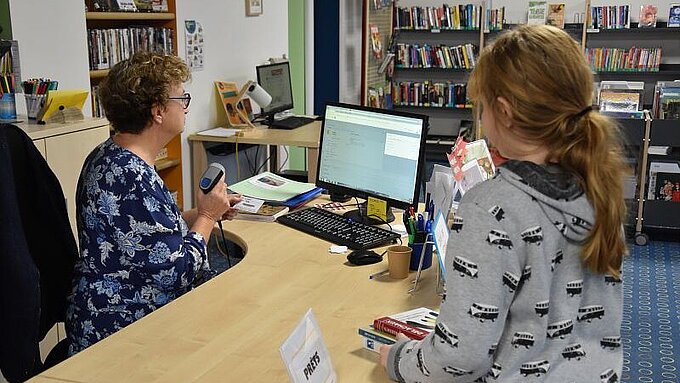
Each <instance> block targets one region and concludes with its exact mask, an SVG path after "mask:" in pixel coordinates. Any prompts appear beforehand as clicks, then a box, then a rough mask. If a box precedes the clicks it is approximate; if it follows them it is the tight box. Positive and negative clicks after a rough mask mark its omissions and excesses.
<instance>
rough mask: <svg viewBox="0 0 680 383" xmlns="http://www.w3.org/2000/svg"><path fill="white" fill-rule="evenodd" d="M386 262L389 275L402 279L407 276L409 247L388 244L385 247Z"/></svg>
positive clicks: (409, 260)
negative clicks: (388, 245)
mask: <svg viewBox="0 0 680 383" xmlns="http://www.w3.org/2000/svg"><path fill="white" fill-rule="evenodd" d="M387 262H388V267H387V268H388V269H389V271H390V277H391V278H394V279H404V278H406V277H408V267H409V263H410V262H411V248H410V247H408V246H390V247H388V248H387Z"/></svg>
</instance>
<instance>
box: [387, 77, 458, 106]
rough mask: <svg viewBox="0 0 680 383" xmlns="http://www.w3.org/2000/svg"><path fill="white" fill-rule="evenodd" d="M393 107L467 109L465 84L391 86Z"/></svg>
mask: <svg viewBox="0 0 680 383" xmlns="http://www.w3.org/2000/svg"><path fill="white" fill-rule="evenodd" d="M392 97H393V99H392V102H393V104H394V105H404V106H422V107H433V108H457V109H464V108H469V107H470V106H469V102H468V99H467V84H464V83H453V82H448V81H447V82H446V83H444V82H437V83H433V82H431V81H423V82H411V81H401V82H399V83H395V84H393V89H392Z"/></svg>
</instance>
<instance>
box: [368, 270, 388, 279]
mask: <svg viewBox="0 0 680 383" xmlns="http://www.w3.org/2000/svg"><path fill="white" fill-rule="evenodd" d="M389 272H390V270H389V269H385V270H383V271H378V272H377V273H373V274H371V275H369V276H368V279H375V278H377V277H379V276H381V275H385V274H387V273H389Z"/></svg>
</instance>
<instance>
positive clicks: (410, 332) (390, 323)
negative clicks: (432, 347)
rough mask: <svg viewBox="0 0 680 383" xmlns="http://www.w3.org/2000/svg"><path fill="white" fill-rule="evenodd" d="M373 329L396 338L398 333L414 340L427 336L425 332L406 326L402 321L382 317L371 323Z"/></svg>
mask: <svg viewBox="0 0 680 383" xmlns="http://www.w3.org/2000/svg"><path fill="white" fill-rule="evenodd" d="M373 328H375V329H376V330H378V331H383V332H386V333H388V334H392V335H394V336H396V335H397V334H399V333H402V334H404V335H406V336H407V337H409V338H411V339H415V340H421V339H423V338H425V337H426V336H427V334H428V332H427V331H425V330H422V329H419V328H416V327H412V326H409V325H407V324H406V323H404V322H402V321H398V320H395V319H392V318H390V317H382V318H378V319H376V320H374V321H373Z"/></svg>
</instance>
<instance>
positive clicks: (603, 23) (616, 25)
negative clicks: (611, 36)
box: [587, 5, 630, 31]
mask: <svg viewBox="0 0 680 383" xmlns="http://www.w3.org/2000/svg"><path fill="white" fill-rule="evenodd" d="M587 25H588V30H589V31H598V30H600V29H624V28H630V5H605V6H599V7H590V13H589V14H588V22H587Z"/></svg>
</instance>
